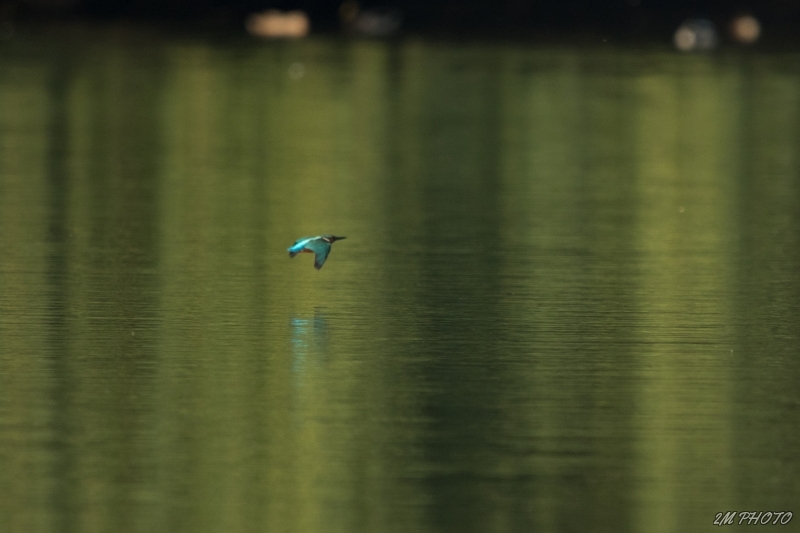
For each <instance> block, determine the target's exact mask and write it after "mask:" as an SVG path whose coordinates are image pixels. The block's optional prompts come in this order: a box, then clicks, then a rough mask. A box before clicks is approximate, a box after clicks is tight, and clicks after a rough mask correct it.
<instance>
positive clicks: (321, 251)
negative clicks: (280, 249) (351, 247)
mask: <svg viewBox="0 0 800 533" xmlns="http://www.w3.org/2000/svg"><path fill="white" fill-rule="evenodd" d="M346 238H347V237H336V236H335V235H319V236H317V237H303V238H302V239H297V240H296V241H295V243H294V244H293V245H292V246H291V247H290V248H289V257H294V256H296V255H297V254H314V268H316V269H317V270H319V269H320V268H322V265H324V264H325V260H326V259H327V258H328V254H329V253H331V244H333V243H334V242H336V241H341V240H342V239H346Z"/></svg>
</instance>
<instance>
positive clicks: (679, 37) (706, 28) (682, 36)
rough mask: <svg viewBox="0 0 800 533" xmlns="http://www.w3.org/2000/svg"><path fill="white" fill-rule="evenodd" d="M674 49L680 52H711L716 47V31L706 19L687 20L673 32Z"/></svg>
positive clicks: (712, 24)
mask: <svg viewBox="0 0 800 533" xmlns="http://www.w3.org/2000/svg"><path fill="white" fill-rule="evenodd" d="M673 41H674V42H675V48H677V49H678V50H680V51H681V52H691V51H693V50H699V51H707V50H713V49H714V48H716V46H717V29H716V27H714V23H713V22H711V21H710V20H707V19H689V20H687V21H685V22H683V23H682V24H681V25H680V26H679V27H678V29H677V30H676V31H675V36H674V37H673Z"/></svg>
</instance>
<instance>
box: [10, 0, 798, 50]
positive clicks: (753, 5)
mask: <svg viewBox="0 0 800 533" xmlns="http://www.w3.org/2000/svg"><path fill="white" fill-rule="evenodd" d="M350 3H351V4H352V3H353V2H352V1H351V2H350ZM342 4H343V2H342V0H294V1H292V0H283V1H274V2H265V1H263V0H113V1H112V0H3V1H0V21H3V20H5V21H7V22H8V21H19V22H25V21H35V20H53V19H56V20H58V19H66V20H76V19H77V20H81V19H89V20H128V21H158V22H166V23H179V24H189V25H202V26H209V25H211V26H219V27H226V26H227V27H232V28H241V27H242V23H243V21H244V20H245V19H246V17H247V16H248V15H249V14H252V13H257V12H261V11H264V10H267V9H279V10H301V11H303V12H304V13H306V14H307V15H308V18H309V19H310V22H311V28H312V31H314V32H330V31H336V30H337V29H338V28H340V25H341V18H342ZM358 7H359V8H360V9H363V10H370V9H372V10H375V9H378V10H380V9H384V10H394V11H395V12H397V13H401V14H402V18H403V23H402V33H425V34H434V35H435V34H445V35H464V36H466V35H497V36H508V37H534V38H535V37H537V36H539V37H563V36H568V37H570V36H579V35H584V36H588V37H600V38H605V39H611V40H645V41H647V40H653V41H661V42H663V41H664V39H669V38H670V36H671V35H672V33H673V32H674V31H675V28H676V27H678V25H679V24H680V23H681V22H682V21H684V20H686V19H691V18H703V19H708V20H710V21H712V22H713V23H714V24H716V25H717V27H719V28H721V29H722V28H725V27H726V26H727V25H729V24H730V21H731V20H732V18H733V17H736V16H739V15H742V14H749V15H753V16H755V17H756V18H757V19H758V20H759V21H760V23H761V25H762V28H764V29H765V30H766V29H768V31H765V32H764V35H763V37H764V39H765V40H766V41H767V42H768V43H769V42H771V43H795V42H797V41H798V38H797V31H796V28H797V27H798V24H799V23H800V0H762V1H759V2H755V1H742V2H731V1H725V0H707V1H698V0H605V1H595V0H550V1H547V0H538V1H537V0H398V1H395V2H371V1H367V0H365V1H363V2H359V3H358ZM723 33H724V32H723Z"/></svg>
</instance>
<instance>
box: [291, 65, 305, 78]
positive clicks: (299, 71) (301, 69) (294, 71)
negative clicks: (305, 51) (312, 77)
mask: <svg viewBox="0 0 800 533" xmlns="http://www.w3.org/2000/svg"><path fill="white" fill-rule="evenodd" d="M305 75H306V67H305V66H304V65H303V64H302V63H292V64H291V65H289V77H290V78H291V79H293V80H299V79H302V78H303V76H305Z"/></svg>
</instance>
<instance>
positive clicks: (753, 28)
mask: <svg viewBox="0 0 800 533" xmlns="http://www.w3.org/2000/svg"><path fill="white" fill-rule="evenodd" d="M731 36H732V37H733V38H734V39H735V40H736V41H738V42H740V43H742V44H753V43H754V42H756V41H757V40H758V38H759V36H761V24H759V22H758V19H757V18H755V17H753V16H751V15H742V16H739V17H736V18H734V19H733V21H732V22H731Z"/></svg>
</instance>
